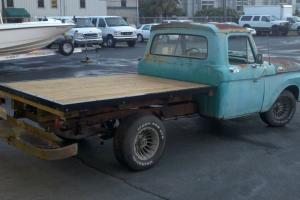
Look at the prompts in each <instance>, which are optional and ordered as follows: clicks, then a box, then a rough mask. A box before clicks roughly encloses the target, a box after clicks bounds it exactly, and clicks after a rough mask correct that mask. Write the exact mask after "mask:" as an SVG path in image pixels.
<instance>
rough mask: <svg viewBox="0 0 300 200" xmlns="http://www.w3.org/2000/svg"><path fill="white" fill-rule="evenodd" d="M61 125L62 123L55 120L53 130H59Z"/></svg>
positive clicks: (57, 119) (59, 120)
mask: <svg viewBox="0 0 300 200" xmlns="http://www.w3.org/2000/svg"><path fill="white" fill-rule="evenodd" d="M62 124H63V121H62V120H61V119H59V118H56V119H55V121H54V128H55V129H60V128H61V126H62Z"/></svg>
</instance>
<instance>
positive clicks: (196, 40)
mask: <svg viewBox="0 0 300 200" xmlns="http://www.w3.org/2000/svg"><path fill="white" fill-rule="evenodd" d="M207 46H208V44H207V39H206V38H205V37H203V36H195V35H183V34H182V35H177V34H168V35H167V34H162V35H156V36H155V38H154V41H153V43H152V47H151V54H154V55H162V56H175V57H186V58H199V59H206V58H207V54H208V51H207Z"/></svg>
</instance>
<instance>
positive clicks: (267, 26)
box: [239, 15, 289, 35]
mask: <svg viewBox="0 0 300 200" xmlns="http://www.w3.org/2000/svg"><path fill="white" fill-rule="evenodd" d="M239 24H240V25H241V26H243V27H248V28H254V29H255V30H256V32H257V35H260V34H262V33H267V34H269V33H271V34H272V35H287V34H288V31H289V22H288V21H284V20H279V19H278V18H276V17H274V16H270V15H243V16H241V17H240V20H239Z"/></svg>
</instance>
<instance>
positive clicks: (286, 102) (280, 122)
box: [260, 90, 296, 127]
mask: <svg viewBox="0 0 300 200" xmlns="http://www.w3.org/2000/svg"><path fill="white" fill-rule="evenodd" d="M295 111H296V99H295V96H294V95H293V94H292V93H291V92H290V91H287V90H286V91H283V92H282V93H281V94H280V96H279V97H278V99H277V100H276V101H275V103H274V104H273V106H272V107H271V109H270V110H268V111H267V112H264V113H261V114H260V117H261V119H262V120H263V121H264V122H265V123H267V124H269V125H270V126H273V127H281V126H285V125H286V124H288V123H289V122H290V121H291V119H292V118H293V116H294V114H295Z"/></svg>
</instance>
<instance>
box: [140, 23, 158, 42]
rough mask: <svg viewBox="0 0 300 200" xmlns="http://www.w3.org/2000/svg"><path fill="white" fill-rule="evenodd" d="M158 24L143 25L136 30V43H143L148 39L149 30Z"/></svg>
mask: <svg viewBox="0 0 300 200" xmlns="http://www.w3.org/2000/svg"><path fill="white" fill-rule="evenodd" d="M155 25H158V24H143V25H141V26H140V27H139V28H138V29H137V41H138V42H144V40H148V39H149V38H150V33H151V28H152V26H155Z"/></svg>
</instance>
